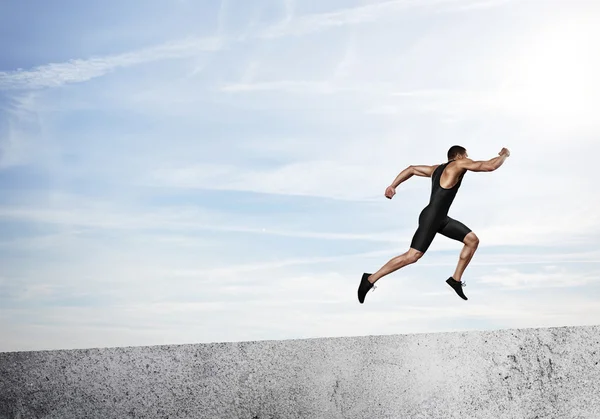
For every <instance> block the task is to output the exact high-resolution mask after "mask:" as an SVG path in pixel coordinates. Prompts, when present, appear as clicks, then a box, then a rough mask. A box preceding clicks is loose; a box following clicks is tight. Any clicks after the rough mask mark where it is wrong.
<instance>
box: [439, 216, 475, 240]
mask: <svg viewBox="0 0 600 419" xmlns="http://www.w3.org/2000/svg"><path fill="white" fill-rule="evenodd" d="M470 232H471V229H470V228H469V227H467V226H466V225H464V224H463V223H461V222H460V221H457V220H455V219H454V218H450V217H446V222H444V223H443V224H442V227H441V228H440V229H439V230H438V233H440V234H441V235H443V236H446V237H448V238H450V239H452V240H457V241H459V242H461V243H462V242H464V240H465V237H466V236H467V234H469V233H470Z"/></svg>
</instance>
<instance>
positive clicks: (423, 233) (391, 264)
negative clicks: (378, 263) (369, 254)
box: [369, 210, 437, 284]
mask: <svg viewBox="0 0 600 419" xmlns="http://www.w3.org/2000/svg"><path fill="white" fill-rule="evenodd" d="M434 221H435V220H433V219H432V217H431V215H430V214H429V212H428V211H427V210H424V211H423V212H422V213H421V215H420V216H419V228H417V231H416V232H415V234H414V236H413V238H412V241H411V243H410V248H409V249H408V251H407V252H406V253H403V254H401V255H400V256H396V257H395V258H392V259H390V260H389V261H388V262H387V263H386V264H385V265H383V266H382V267H381V269H379V270H378V271H377V272H375V273H374V274H371V275H370V276H369V282H370V283H372V284H373V283H375V282H376V281H378V280H379V279H381V278H382V277H383V276H385V275H388V274H390V273H392V272H394V271H397V270H398V269H400V268H403V267H404V266H406V265H411V264H413V263H415V262H417V261H418V260H419V259H421V257H423V255H424V254H425V252H426V251H427V249H428V248H429V246H430V245H431V242H432V241H433V238H434V237H435V235H436V234H437V231H436V230H437V228H436V226H435V225H433V222H434Z"/></svg>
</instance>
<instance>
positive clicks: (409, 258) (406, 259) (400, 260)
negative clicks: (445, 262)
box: [368, 247, 423, 284]
mask: <svg viewBox="0 0 600 419" xmlns="http://www.w3.org/2000/svg"><path fill="white" fill-rule="evenodd" d="M422 256H423V252H421V251H419V250H417V249H413V248H412V247H411V248H410V249H408V252H406V253H403V254H401V255H400V256H396V257H394V258H392V259H390V260H389V261H388V262H387V263H386V264H385V265H383V266H382V267H381V268H380V269H379V270H378V271H377V272H375V273H374V274H371V275H370V276H369V279H368V280H369V282H370V283H371V284H374V283H375V282H376V281H378V280H379V279H381V278H382V277H384V276H386V275H388V274H391V273H392V272H394V271H397V270H398V269H400V268H403V267H404V266H406V265H410V264H413V263H415V262H416V261H418V260H419V259H421V257H422Z"/></svg>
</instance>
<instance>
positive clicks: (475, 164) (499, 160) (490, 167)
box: [457, 148, 510, 172]
mask: <svg viewBox="0 0 600 419" xmlns="http://www.w3.org/2000/svg"><path fill="white" fill-rule="evenodd" d="M499 154H500V155H499V156H498V157H494V158H493V159H490V160H479V161H473V160H471V159H460V160H457V163H458V166H459V167H460V168H462V169H466V170H470V171H471V172H493V171H494V170H496V169H498V168H499V167H500V166H502V164H504V161H505V160H506V158H507V157H508V156H510V152H509V151H508V150H507V149H505V148H503V149H502V151H500V153H499Z"/></svg>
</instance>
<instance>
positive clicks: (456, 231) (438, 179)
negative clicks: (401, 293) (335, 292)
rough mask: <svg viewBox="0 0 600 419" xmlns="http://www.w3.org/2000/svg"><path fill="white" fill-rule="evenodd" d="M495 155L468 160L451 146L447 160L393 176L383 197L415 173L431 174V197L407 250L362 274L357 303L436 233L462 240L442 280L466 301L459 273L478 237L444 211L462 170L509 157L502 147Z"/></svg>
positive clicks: (491, 166)
mask: <svg viewBox="0 0 600 419" xmlns="http://www.w3.org/2000/svg"><path fill="white" fill-rule="evenodd" d="M498 154H499V156H498V157H495V158H493V159H490V160H487V161H473V160H471V159H469V155H468V154H467V150H466V149H465V148H464V147H461V146H458V145H455V146H452V147H450V149H449V150H448V162H447V163H443V164H439V165H435V166H409V167H407V168H406V169H404V170H403V171H402V172H401V173H400V174H399V175H398V176H397V177H396V179H394V182H393V183H392V184H391V185H390V186H388V187H387V189H386V190H385V196H386V198H388V199H392V197H393V196H394V195H395V194H396V188H397V187H398V185H400V184H401V183H402V182H404V181H406V180H408V179H409V178H410V177H412V176H413V175H416V176H423V177H431V179H432V185H431V199H430V201H429V205H427V206H426V207H425V208H424V209H423V211H421V214H420V215H419V228H418V229H417V231H416V233H415V235H414V236H413V239H412V242H411V245H410V249H409V250H408V252H406V253H404V254H402V255H400V256H396V257H395V258H393V259H391V260H390V261H389V262H388V263H386V264H385V265H383V266H382V267H381V269H379V270H378V271H377V272H375V273H374V274H368V273H365V274H363V276H362V278H361V281H360V285H359V287H358V301H359V302H360V303H361V304H362V303H364V301H365V296H366V295H367V292H369V290H370V289H371V288H373V285H374V284H375V282H377V281H378V280H380V279H381V278H382V277H384V276H385V275H388V274H390V273H392V272H394V271H397V270H398V269H400V268H402V267H404V266H406V265H410V264H412V263H415V262H416V261H418V260H419V259H421V257H422V256H423V255H424V254H425V252H426V251H427V249H428V248H429V245H431V242H432V241H433V238H434V237H435V235H436V234H437V233H440V234H442V235H444V236H446V237H449V238H451V239H453V240H458V241H459V242H462V243H464V247H463V249H462V251H461V252H460V257H459V259H458V265H457V266H456V271H454V275H453V276H451V277H450V278H448V279H447V280H446V283H447V284H448V285H450V286H451V287H452V289H454V291H456V293H457V294H458V295H459V296H460V297H461V298H462V299H463V300H467V297H466V296H465V294H464V293H463V290H462V287H464V286H465V283H463V282H462V275H463V273H464V271H465V269H466V267H467V265H468V264H469V262H470V261H471V258H472V257H473V255H474V254H475V250H477V246H478V245H479V238H478V237H477V236H476V235H475V233H473V232H472V231H471V229H470V228H468V227H467V226H465V225H464V224H463V223H461V222H460V221H457V220H454V219H452V218H450V217H448V211H449V210H450V206H451V205H452V201H454V197H455V196H456V193H457V192H458V189H459V188H460V185H461V183H462V179H463V176H464V175H465V173H466V172H467V171H468V170H470V171H471V172H493V171H494V170H496V169H498V168H499V167H500V166H502V164H503V163H504V161H505V160H506V159H507V158H508V156H510V152H509V151H508V150H507V149H506V148H503V149H502V150H501V151H500V153H498Z"/></svg>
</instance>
